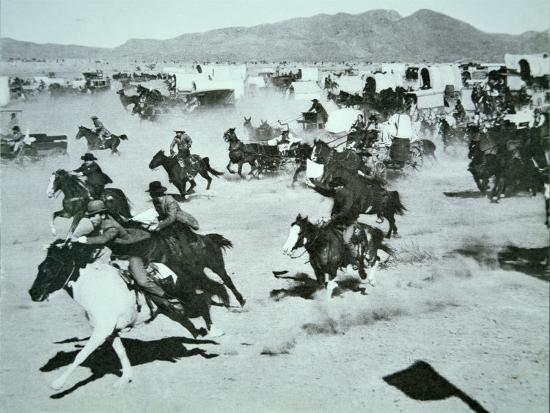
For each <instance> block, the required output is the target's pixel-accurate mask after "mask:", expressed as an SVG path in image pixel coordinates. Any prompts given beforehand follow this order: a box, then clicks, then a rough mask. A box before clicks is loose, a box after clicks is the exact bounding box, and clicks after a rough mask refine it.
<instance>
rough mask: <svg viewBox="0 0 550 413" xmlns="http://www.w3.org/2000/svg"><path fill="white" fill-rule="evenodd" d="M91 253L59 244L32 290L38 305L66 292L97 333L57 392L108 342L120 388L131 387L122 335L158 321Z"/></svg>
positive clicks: (113, 270) (57, 384)
mask: <svg viewBox="0 0 550 413" xmlns="http://www.w3.org/2000/svg"><path fill="white" fill-rule="evenodd" d="M90 248H91V247H89V246H86V245H82V244H73V245H72V246H71V245H70V244H68V245H66V244H63V243H60V242H59V241H56V242H54V243H53V244H52V245H51V246H50V247H49V248H48V255H47V257H46V259H45V260H44V261H43V262H42V263H41V264H40V266H39V267H38V275H37V277H36V279H35V281H34V283H33V285H32V287H31V289H30V290H29V293H30V295H31V298H32V300H33V301H44V300H45V299H46V298H48V296H49V295H50V294H51V293H53V292H54V291H57V290H60V289H65V290H67V292H68V293H69V294H70V295H71V297H72V298H73V299H74V300H75V301H76V302H77V303H78V304H80V305H81V306H82V307H83V308H84V310H85V311H86V314H87V316H88V320H89V322H90V325H91V326H92V328H93V333H92V335H91V336H90V339H89V340H88V342H87V343H86V345H85V346H84V348H83V349H82V350H81V351H80V352H79V353H78V354H77V356H76V358H75V360H74V361H73V363H72V364H71V365H70V366H69V367H68V368H67V369H66V370H65V371H64V372H63V374H62V375H61V376H60V377H58V378H57V379H56V380H54V381H53V382H52V383H51V387H52V388H54V389H56V390H59V389H61V388H62V387H63V386H64V385H65V383H66V381H67V379H68V378H69V376H70V375H71V374H72V373H73V371H74V370H75V369H76V368H77V367H78V366H79V365H81V364H82V363H83V362H84V361H85V360H86V359H87V358H88V356H89V355H90V354H92V353H93V352H94V351H95V350H96V349H97V348H98V347H99V346H101V345H102V344H103V343H104V342H105V341H106V340H107V339H108V338H109V337H113V340H112V346H113V349H114V350H115V352H116V355H117V356H118V358H119V360H120V364H121V366H122V376H121V377H120V378H119V379H118V381H117V382H116V383H115V385H116V386H119V385H122V384H125V383H128V382H130V381H131V380H132V367H131V365H130V361H129V360H128V356H127V355H126V351H125V349H124V346H123V344H122V341H121V339H120V337H119V333H120V332H121V331H129V330H130V329H132V328H133V327H135V326H137V325H139V324H142V323H144V322H146V321H149V320H151V319H152V318H153V314H152V312H151V309H150V308H149V306H148V305H147V303H146V301H145V297H144V296H143V294H142V293H139V294H137V297H136V293H135V292H133V291H130V290H129V289H128V286H127V285H126V283H125V281H124V280H123V279H122V277H121V276H120V274H119V271H118V270H117V269H116V268H114V267H113V266H111V265H107V264H103V263H89V262H90V261H91V259H90V255H92V254H93V247H92V249H90ZM90 251H92V253H91V252H90ZM203 331H204V330H203ZM204 332H206V331H204ZM213 335H214V334H213Z"/></svg>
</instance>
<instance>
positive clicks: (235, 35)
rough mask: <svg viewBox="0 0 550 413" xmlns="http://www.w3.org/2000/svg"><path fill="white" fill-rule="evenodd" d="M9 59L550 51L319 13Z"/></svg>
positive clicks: (28, 51) (432, 57) (401, 22)
mask: <svg viewBox="0 0 550 413" xmlns="http://www.w3.org/2000/svg"><path fill="white" fill-rule="evenodd" d="M0 48H1V49H0V50H1V56H2V58H3V59H6V58H10V57H20V58H33V57H34V58H47V59H52V58H78V57H82V58H86V57H93V58H109V57H116V58H123V57H128V58H132V57H145V56H148V57H153V58H155V57H156V58H162V57H164V58H178V59H183V60H195V59H196V60H232V61H250V60H267V61H279V60H292V61H321V60H324V61H342V60H364V61H411V62H420V61H431V62H440V61H446V62H448V61H455V60H458V59H472V60H474V59H475V60H486V61H487V60H490V61H503V59H504V54H505V53H541V52H548V51H550V41H549V31H545V32H526V33H523V34H521V35H508V34H490V33H485V32H482V31H480V30H478V29H476V28H475V27H473V26H471V25H469V24H467V23H464V22H462V21H460V20H457V19H453V18H452V17H449V16H446V15H444V14H441V13H436V12H434V11H431V10H419V11H417V12H416V13H414V14H412V15H410V16H408V17H401V16H400V15H399V13H397V12H396V11H394V10H371V11H368V12H365V13H361V14H355V15H352V14H346V13H339V14H335V15H326V14H319V15H316V16H313V17H307V18H296V19H291V20H286V21H283V22H279V23H273V24H262V25H258V26H253V27H228V28H224V29H218V30H211V31H208V32H204V33H190V34H183V35H181V36H178V37H175V38H173V39H167V40H152V39H131V40H128V41H127V42H126V43H124V44H122V45H121V46H118V47H115V48H113V49H101V48H90V47H84V46H73V45H56V44H44V45H41V44H36V43H29V42H19V41H17V40H13V39H6V38H4V39H0Z"/></svg>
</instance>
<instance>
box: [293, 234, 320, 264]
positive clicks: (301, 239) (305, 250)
mask: <svg viewBox="0 0 550 413" xmlns="http://www.w3.org/2000/svg"><path fill="white" fill-rule="evenodd" d="M301 228H302V227H300V236H299V237H298V240H297V241H296V243H295V244H294V246H293V247H292V249H291V250H290V251H291V252H292V251H294V250H295V249H296V248H297V247H296V245H298V243H299V242H301V241H302V242H303V240H304V236H303V235H302V230H301ZM315 228H316V229H317V233H316V234H315V236H314V237H313V239H312V240H311V241H310V243H309V245H311V246H313V244H315V241H317V238H319V236H320V235H321V228H319V227H315ZM303 248H304V251H303V252H302V253H301V254H300V255H297V256H293V255H289V257H290V258H291V259H293V260H295V259H297V258H300V257H302V256H303V255H304V254H305V253H306V252H307V249H306V244H305V243H304V244H303Z"/></svg>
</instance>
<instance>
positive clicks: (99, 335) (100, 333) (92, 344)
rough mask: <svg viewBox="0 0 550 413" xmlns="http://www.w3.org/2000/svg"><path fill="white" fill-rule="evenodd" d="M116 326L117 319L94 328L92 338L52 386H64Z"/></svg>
mask: <svg viewBox="0 0 550 413" xmlns="http://www.w3.org/2000/svg"><path fill="white" fill-rule="evenodd" d="M115 326H116V320H114V319H113V320H110V321H108V322H106V323H104V324H103V325H99V326H97V327H96V328H95V329H94V332H93V333H92V335H91V337H90V339H89V340H88V342H87V343H86V345H85V346H84V348H83V349H82V350H80V352H79V353H78V354H77V355H76V357H75V359H74V361H73V362H72V364H71V365H70V366H69V367H67V369H66V370H65V372H64V373H63V374H62V375H61V376H59V377H58V378H57V379H55V380H54V381H53V382H52V383H51V385H50V386H51V387H52V388H53V389H55V390H59V389H61V388H62V387H63V385H64V384H65V382H66V381H67V379H68V378H69V376H70V375H71V373H72V372H73V371H74V370H75V369H76V368H77V367H78V366H80V365H81V364H82V363H84V361H85V360H86V359H87V358H88V356H89V355H90V354H92V353H93V352H94V351H95V350H96V349H97V348H98V347H99V346H100V345H102V344H103V343H104V342H105V340H106V339H107V338H108V337H109V336H110V335H111V334H112V333H113V331H114V329H115Z"/></svg>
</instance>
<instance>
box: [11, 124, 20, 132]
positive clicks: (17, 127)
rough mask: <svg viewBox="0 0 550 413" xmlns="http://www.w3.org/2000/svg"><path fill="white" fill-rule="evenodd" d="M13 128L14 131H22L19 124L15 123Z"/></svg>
mask: <svg viewBox="0 0 550 413" xmlns="http://www.w3.org/2000/svg"><path fill="white" fill-rule="evenodd" d="M11 130H12V131H14V132H15V131H17V132H19V131H21V128H20V127H19V126H17V125H15V126H14V127H13V128H11Z"/></svg>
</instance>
